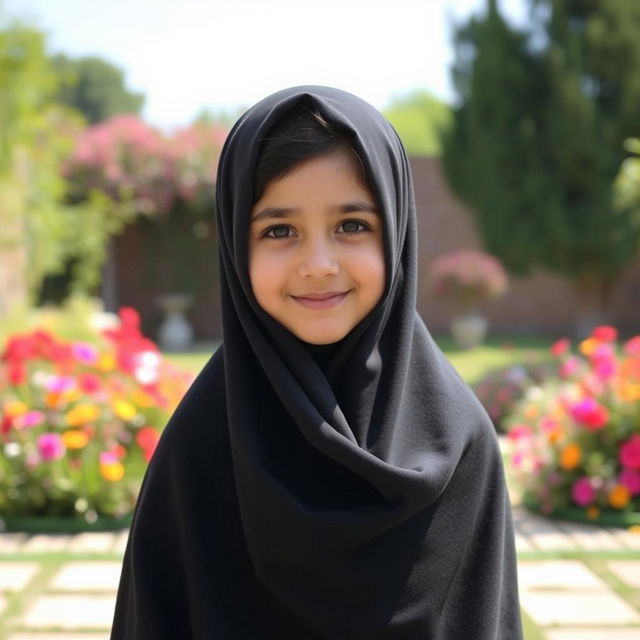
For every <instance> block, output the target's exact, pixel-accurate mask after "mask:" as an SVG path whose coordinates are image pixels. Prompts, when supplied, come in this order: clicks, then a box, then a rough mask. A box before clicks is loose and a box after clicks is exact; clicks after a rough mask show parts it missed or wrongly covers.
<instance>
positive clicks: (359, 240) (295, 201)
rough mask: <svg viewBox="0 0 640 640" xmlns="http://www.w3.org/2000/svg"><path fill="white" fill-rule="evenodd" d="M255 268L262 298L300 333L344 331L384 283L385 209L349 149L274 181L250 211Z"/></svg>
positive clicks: (317, 339)
mask: <svg viewBox="0 0 640 640" xmlns="http://www.w3.org/2000/svg"><path fill="white" fill-rule="evenodd" d="M249 276H250V279H251V286H252V289H253V293H254V295H255V297H256V299H257V301H258V303H259V304H260V306H261V307H262V308H263V309H264V310H265V311H266V312H267V313H268V314H269V315H270V316H272V317H273V318H275V319H276V320H277V321H278V322H280V324H282V325H284V326H285V327H286V328H287V329H289V331H291V332H292V333H293V334H294V335H296V336H297V337H298V338H300V339H301V340H303V341H304V342H308V343H310V344H331V343H333V342H337V341H338V340H341V339H342V338H344V336H346V335H347V333H349V331H351V329H353V328H354V327H355V326H356V325H357V324H358V323H359V322H360V321H361V320H362V319H363V318H364V317H365V316H366V315H367V314H368V313H369V312H370V311H371V310H372V309H373V307H374V306H375V305H376V303H377V302H378V300H380V298H381V296H382V293H383V290H384V279H385V273H384V254H383V247H382V217H381V216H380V214H379V213H378V212H377V210H376V205H375V199H374V198H373V195H372V194H371V193H370V191H369V190H368V189H367V188H366V187H365V186H364V185H363V184H362V182H361V180H360V179H359V176H358V175H357V173H356V171H355V170H354V168H353V165H352V161H351V160H350V159H348V158H347V157H346V156H345V154H342V153H335V154H331V155H327V156H320V157H317V158H312V159H310V160H307V161H305V162H303V163H302V164H301V165H299V166H298V167H296V168H294V169H293V170H292V171H291V172H289V173H287V174H286V175H285V176H283V177H282V178H279V179H277V180H274V181H272V182H270V183H269V184H268V185H267V187H266V188H265V190H264V193H263V194H262V197H261V198H260V200H258V202H256V204H255V205H254V207H253V209H252V212H251V225H250V231H249Z"/></svg>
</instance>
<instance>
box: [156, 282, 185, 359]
mask: <svg viewBox="0 0 640 640" xmlns="http://www.w3.org/2000/svg"><path fill="white" fill-rule="evenodd" d="M191 302H192V297H191V296H190V295H188V294H183V293H168V294H165V295H162V296H159V297H158V306H159V307H160V308H161V309H162V310H163V311H164V312H165V318H164V321H163V322H162V325H161V326H160V330H159V331H158V342H159V343H160V346H161V347H162V348H163V349H164V350H166V351H180V350H182V349H185V348H187V347H188V346H189V345H190V344H191V343H192V341H193V329H192V328H191V325H190V324H189V322H188V321H187V319H186V318H185V315H184V313H185V311H186V310H187V309H188V308H189V306H190V305H191Z"/></svg>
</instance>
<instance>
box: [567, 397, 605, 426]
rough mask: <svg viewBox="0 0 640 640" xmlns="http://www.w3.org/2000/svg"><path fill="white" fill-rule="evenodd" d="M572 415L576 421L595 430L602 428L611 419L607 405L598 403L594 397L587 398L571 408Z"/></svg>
mask: <svg viewBox="0 0 640 640" xmlns="http://www.w3.org/2000/svg"><path fill="white" fill-rule="evenodd" d="M571 415H572V416H573V418H574V420H575V421H576V422H578V423H579V424H581V425H583V426H585V427H587V428H588V429H591V430H593V431H595V430H597V429H602V427H604V426H605V425H606V424H607V422H608V420H609V412H608V411H607V409H606V407H603V406H602V405H600V404H598V403H597V401H596V400H594V399H593V398H585V399H584V400H582V401H581V402H579V403H578V404H576V405H574V406H573V407H572V408H571Z"/></svg>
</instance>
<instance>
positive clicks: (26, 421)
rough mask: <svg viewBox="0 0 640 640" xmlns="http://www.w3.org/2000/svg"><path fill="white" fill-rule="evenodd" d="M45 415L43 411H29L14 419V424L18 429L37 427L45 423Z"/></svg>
mask: <svg viewBox="0 0 640 640" xmlns="http://www.w3.org/2000/svg"><path fill="white" fill-rule="evenodd" d="M44 418H45V416H44V413H42V411H28V412H27V413H24V414H23V415H21V416H16V417H15V418H14V421H13V424H14V426H15V428H16V429H24V428H25V427H37V426H38V425H41V424H42V423H43V422H44Z"/></svg>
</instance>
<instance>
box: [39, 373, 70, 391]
mask: <svg viewBox="0 0 640 640" xmlns="http://www.w3.org/2000/svg"><path fill="white" fill-rule="evenodd" d="M75 384H76V381H75V379H74V378H72V377H71V376H52V377H51V378H50V379H49V380H48V381H47V384H46V387H47V391H51V392H52V393H64V392H65V391H69V389H73V387H74V386H75Z"/></svg>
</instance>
